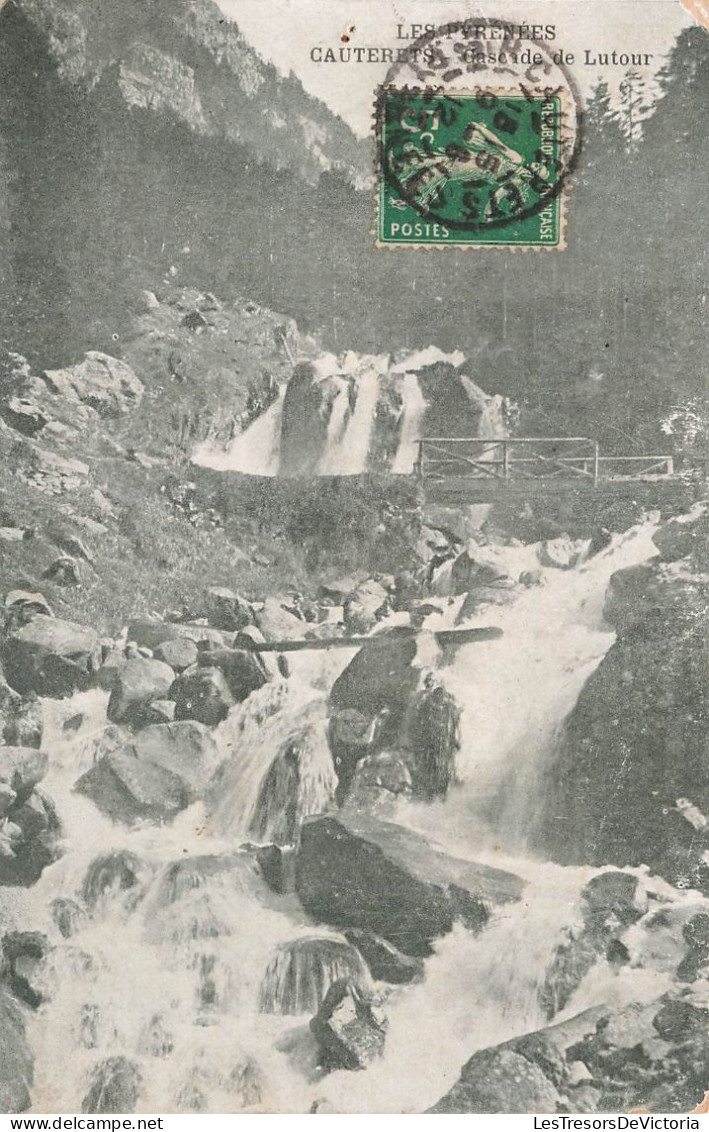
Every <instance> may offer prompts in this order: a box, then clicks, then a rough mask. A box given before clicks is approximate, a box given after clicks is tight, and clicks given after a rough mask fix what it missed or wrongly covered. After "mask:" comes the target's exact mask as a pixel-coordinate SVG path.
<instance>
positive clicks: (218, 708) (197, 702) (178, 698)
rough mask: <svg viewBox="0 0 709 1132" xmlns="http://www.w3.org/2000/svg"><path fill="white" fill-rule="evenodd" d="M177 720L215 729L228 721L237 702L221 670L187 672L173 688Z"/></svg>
mask: <svg viewBox="0 0 709 1132" xmlns="http://www.w3.org/2000/svg"><path fill="white" fill-rule="evenodd" d="M170 697H171V699H173V700H174V701H175V719H176V720H181V719H196V720H197V721H198V722H199V723H205V724H206V725H207V726H208V727H215V726H216V725H217V724H218V723H221V722H222V720H223V719H226V717H227V715H228V714H229V708H231V707H232V706H233V704H234V698H233V696H232V694H231V692H230V690H229V685H228V684H227V681H226V677H225V676H224V673H223V672H222V670H221V669H220V668H197V667H195V668H188V669H186V670H185V671H184V672H182V673H181V674H180V675H179V676H178V677H177V679H176V680H175V682H174V684H173V685H172V687H171V688H170Z"/></svg>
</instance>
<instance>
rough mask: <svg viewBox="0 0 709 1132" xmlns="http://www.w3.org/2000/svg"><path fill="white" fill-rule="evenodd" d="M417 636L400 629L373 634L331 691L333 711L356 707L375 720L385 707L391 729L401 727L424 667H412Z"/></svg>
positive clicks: (365, 715)
mask: <svg viewBox="0 0 709 1132" xmlns="http://www.w3.org/2000/svg"><path fill="white" fill-rule="evenodd" d="M416 651H417V642H416V638H415V637H413V636H411V635H410V634H399V633H397V632H396V630H392V631H391V632H390V633H387V634H386V636H384V635H382V636H379V637H373V638H372V640H371V643H369V644H367V645H365V646H364V648H362V649H360V651H359V652H358V653H357V655H356V656H355V657H354V658H353V659H352V660H351V661H350V663H349V664H348V665H347V667H346V668H345V669H344V671H343V672H342V673H341V675H340V676H338V678H337V680H336V681H335V683H334V684H333V686H332V690H331V692H330V708H331V711H336V712H340V711H342V710H343V709H345V708H348V709H354V710H356V711H357V712H359V713H360V714H361V715H362V716H364V717H365V718H366V719H367V720H371V719H373V718H374V716H375V715H377V714H378V713H379V712H381V711H382V709H384V708H386V709H387V711H388V712H389V713H390V719H391V730H392V731H394V729H395V728H396V729H398V727H399V726H400V724H401V721H402V719H403V716H404V713H405V711H406V709H407V707H408V704H409V700H410V697H411V694H412V693H413V692H414V691H415V689H416V685H417V684H418V681H419V676H420V671H419V669H418V668H414V667H412V661H413V659H414V657H415V656H416Z"/></svg>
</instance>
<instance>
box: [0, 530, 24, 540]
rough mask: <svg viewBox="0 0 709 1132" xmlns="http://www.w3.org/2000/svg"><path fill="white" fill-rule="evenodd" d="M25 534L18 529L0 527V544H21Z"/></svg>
mask: <svg viewBox="0 0 709 1132" xmlns="http://www.w3.org/2000/svg"><path fill="white" fill-rule="evenodd" d="M24 537H25V532H24V531H23V530H21V529H20V528H19V527H0V542H23V540H24Z"/></svg>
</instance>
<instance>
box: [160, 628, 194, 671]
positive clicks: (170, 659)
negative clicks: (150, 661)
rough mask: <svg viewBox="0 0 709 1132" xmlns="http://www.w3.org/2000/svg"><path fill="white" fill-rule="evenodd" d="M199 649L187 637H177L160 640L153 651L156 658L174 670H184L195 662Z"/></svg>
mask: <svg viewBox="0 0 709 1132" xmlns="http://www.w3.org/2000/svg"><path fill="white" fill-rule="evenodd" d="M198 654H199V650H198V648H197V645H196V643H195V642H194V641H191V640H190V639H189V637H177V638H176V639H175V640H172V641H162V642H161V643H160V644H159V645H158V646H157V647H156V648H155V649H154V651H153V656H154V657H155V659H156V660H161V661H162V662H163V664H167V665H169V666H170V668H172V670H173V671H174V672H177V673H180V672H184V670H185V668H191V666H192V665H193V664H196V663H197V656H198Z"/></svg>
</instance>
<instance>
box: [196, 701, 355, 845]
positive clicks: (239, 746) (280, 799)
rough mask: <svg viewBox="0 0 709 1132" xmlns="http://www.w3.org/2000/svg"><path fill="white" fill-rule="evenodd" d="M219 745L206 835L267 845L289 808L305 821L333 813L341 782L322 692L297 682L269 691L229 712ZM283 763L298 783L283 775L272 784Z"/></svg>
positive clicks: (208, 807) (219, 737)
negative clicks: (272, 770)
mask: <svg viewBox="0 0 709 1132" xmlns="http://www.w3.org/2000/svg"><path fill="white" fill-rule="evenodd" d="M215 738H216V740H217V745H218V747H219V750H220V754H221V756H222V758H224V759H225V760H226V761H225V763H224V765H223V767H222V771H221V773H220V775H219V776H218V780H217V781H216V782H215V785H214V789H213V790H212V792H211V793H210V795H209V796H208V799H207V830H208V832H210V833H216V834H217V835H218V836H221V837H224V838H225V839H227V840H230V841H232V843H233V844H236V845H238V844H239V842H240V841H242V840H244V839H245V838H246V837H247V835H249V834H254V833H256V834H257V835H259V840H264V841H269V840H273V839H274V834H276V831H277V830H278V832H280V831H281V829H282V828H283V825H282V823H284V822H286V821H287V815H286V811H287V808H288V806H289V805H293V806H295V807H296V808H297V810H298V813H299V816H300V817H307V816H308V815H309V814H314V813H322V812H323V811H324V810H327V809H329V808H330V807H331V806H332V803H333V798H334V793H335V787H336V785H337V779H336V776H335V772H334V768H333V764H332V757H331V755H330V748H329V745H328V741H327V711H326V704H325V699H324V696H323V695H322V693H320V694H318V693H317V692H315V690H314V689H312V688H310V687H308V686H307V685H301V684H299V683H298V682H297V681H294V680H290V681H286V680H283V681H277V682H275V683H272V684H266V685H265V686H264V687H263V688H261V689H260V690H259V691H257V692H255V693H253V695H251V696H250V697H249V699H248V700H247V701H245V703H243V704H241V705H240V706H239V707H237V708H233V709H232V711H231V712H230V713H229V715H228V717H227V719H225V720H224V722H223V723H222V724H220V726H219V727H218V728H217V731H216V733H215ZM284 761H286V762H287V761H290V762H291V763H292V765H293V775H294V776H295V783H297V784H294V782H292V781H289V775H288V774H287V772H286V769H285V768H284V773H283V774H282V775H280V776H279V775H275V776H274V777H273V779H272V780H271V781H270V782H269V781H267V775H268V772H269V770H270V768H271V767H272V766H274V764H276V763H283V762H284ZM264 790H267V794H264ZM293 794H295V797H293ZM272 827H273V828H272ZM275 839H276V840H280V838H279V837H276V838H275ZM286 840H288V839H287V838H286Z"/></svg>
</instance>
